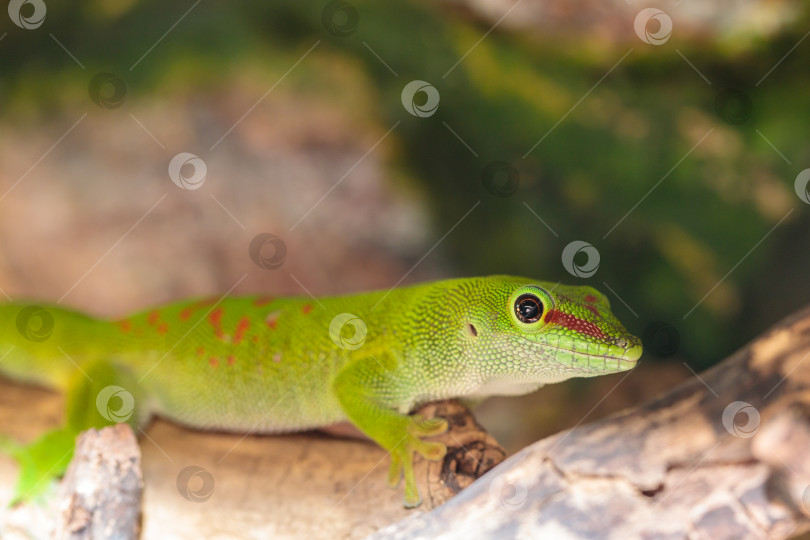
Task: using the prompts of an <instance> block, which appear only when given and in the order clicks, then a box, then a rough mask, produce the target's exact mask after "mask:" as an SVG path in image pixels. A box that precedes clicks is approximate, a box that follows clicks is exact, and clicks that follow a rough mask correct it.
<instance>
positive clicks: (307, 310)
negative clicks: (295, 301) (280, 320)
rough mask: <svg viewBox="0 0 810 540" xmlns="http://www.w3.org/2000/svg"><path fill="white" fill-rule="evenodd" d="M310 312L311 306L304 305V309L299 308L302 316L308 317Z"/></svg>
mask: <svg viewBox="0 0 810 540" xmlns="http://www.w3.org/2000/svg"><path fill="white" fill-rule="evenodd" d="M310 311H312V304H304V307H302V308H301V312H302V313H303V314H304V315H308V314H309V312H310Z"/></svg>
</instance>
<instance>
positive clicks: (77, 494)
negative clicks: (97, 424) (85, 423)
mask: <svg viewBox="0 0 810 540" xmlns="http://www.w3.org/2000/svg"><path fill="white" fill-rule="evenodd" d="M142 487H143V478H142V473H141V452H140V449H139V448H138V442H137V441H136V440H135V435H134V434H133V433H132V430H131V429H130V427H129V426H128V425H126V424H118V425H115V426H111V427H106V428H103V429H101V430H98V431H97V430H95V429H90V430H88V431H85V432H83V433H82V434H81V435H79V437H78V439H77V442H76V450H75V452H74V455H73V460H72V461H71V462H70V465H69V467H68V470H67V473H66V474H65V478H64V479H63V480H62V484H61V486H60V494H59V500H58V501H57V508H58V509H59V515H58V518H57V529H56V534H55V537H56V538H58V539H60V540H130V539H135V538H138V535H139V533H140V515H141V489H142Z"/></svg>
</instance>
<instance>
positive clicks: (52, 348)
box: [0, 276, 641, 506]
mask: <svg viewBox="0 0 810 540" xmlns="http://www.w3.org/2000/svg"><path fill="white" fill-rule="evenodd" d="M524 294H531V295H534V297H535V298H537V299H539V300H540V303H542V316H541V317H540V319H539V320H537V321H536V322H532V323H527V322H522V321H521V320H520V319H519V318H518V315H517V313H516V311H515V302H516V300H517V299H518V297H521V296H522V295H524ZM29 305H30V304H29V303H27V302H15V303H9V304H5V305H2V306H0V358H2V360H0V371H2V372H3V373H5V374H6V375H8V376H10V377H12V378H14V379H17V380H22V381H30V382H33V383H38V384H42V385H47V386H51V387H55V388H57V389H60V390H62V391H64V392H66V393H67V396H68V399H67V414H66V422H65V426H64V427H63V428H62V429H60V430H58V431H56V432H53V433H49V434H47V435H45V436H44V437H43V438H42V439H40V440H38V441H35V442H34V443H33V444H31V445H28V446H21V445H16V444H14V443H11V442H9V441H8V440H6V441H5V443H4V444H2V445H1V446H4V447H5V449H6V450H7V451H9V452H11V453H12V454H14V455H15V456H16V457H17V458H18V460H19V461H20V462H21V465H22V470H21V479H20V482H19V484H18V489H17V494H18V496H19V497H20V498H29V497H30V496H31V495H32V494H33V493H35V492H36V491H38V486H41V485H42V479H43V478H45V479H48V480H49V479H51V478H52V477H53V476H56V475H59V474H61V473H62V472H63V471H64V468H65V467H66V465H67V463H68V461H69V458H70V453H71V450H72V444H73V439H74V437H75V435H76V434H77V433H79V432H80V431H82V430H84V429H87V428H90V427H101V426H104V425H109V424H110V423H113V421H115V420H126V421H128V422H129V423H130V424H131V425H132V426H133V427H135V428H138V427H141V426H143V425H144V423H145V422H147V421H148V420H149V418H150V417H151V416H152V415H154V414H159V415H161V416H164V417H166V418H169V419H171V420H174V421H176V422H178V423H181V424H185V425H187V426H191V427H195V428H201V429H220V430H228V431H236V432H250V433H276V432H289V431H300V430H306V429H312V428H318V427H323V426H328V425H330V424H334V423H336V422H340V421H343V420H348V421H350V422H351V423H353V424H354V425H355V426H356V427H357V428H359V429H360V430H361V431H363V432H364V433H365V434H367V435H368V436H369V437H370V438H371V439H373V440H374V441H376V442H377V443H379V445H380V446H382V447H383V448H384V449H385V450H387V451H388V452H389V453H390V454H391V457H392V464H391V470H390V474H389V482H390V483H391V484H392V485H396V484H397V483H398V482H399V480H400V478H401V477H402V475H403V473H404V477H405V504H406V505H407V506H416V505H418V504H419V502H420V496H419V492H418V490H417V487H416V481H415V478H414V474H413V468H412V460H413V453H414V452H419V453H420V454H422V455H423V456H425V457H426V458H428V459H440V458H442V457H443V456H444V453H445V451H446V449H445V447H444V445H442V444H439V443H437V442H428V441H424V440H422V439H423V438H424V437H428V436H431V435H435V434H439V433H441V432H443V431H445V430H446V428H447V425H446V423H445V422H444V421H443V420H424V419H421V418H418V417H415V416H413V415H410V416H409V415H408V413H409V411H411V410H412V409H413V408H414V407H417V406H418V405H420V404H422V403H424V402H427V401H430V400H436V399H443V398H451V397H470V398H482V397H487V396H491V395H517V394H524V393H527V392H531V391H533V390H535V389H537V388H539V387H541V386H543V385H545V384H549V383H554V382H559V381H562V380H565V379H569V378H571V377H592V376H596V375H604V374H608V373H615V372H619V371H625V370H628V369H631V368H632V367H633V366H635V365H636V361H637V360H638V358H639V357H640V356H641V343H640V340H639V339H638V338H636V337H635V336H633V335H631V334H629V333H628V332H627V331H626V330H625V329H624V327H623V326H622V325H621V323H619V321H617V320H616V318H615V317H614V316H613V314H612V313H611V311H610V306H609V303H608V300H607V298H606V297H605V296H604V295H602V294H601V293H599V292H598V291H596V290H595V289H593V288H591V287H568V286H562V285H558V286H555V285H554V284H552V283H546V282H538V281H534V280H531V279H528V278H519V277H510V276H490V277H481V278H470V279H454V280H447V281H440V282H435V283H427V284H420V285H415V286H412V287H405V288H400V289H394V290H391V291H389V292H386V291H379V292H371V293H364V294H355V295H349V296H338V297H330V298H322V299H320V300H318V301H313V300H312V299H310V298H306V297H287V298H271V297H265V296H244V297H226V298H222V299H220V298H212V299H202V300H187V301H183V302H178V303H174V304H170V305H166V306H162V307H159V308H155V309H151V310H147V311H144V312H141V313H138V314H135V315H132V316H130V317H127V318H125V319H122V320H118V321H102V320H98V319H94V318H91V317H88V316H86V315H83V314H80V313H77V312H73V311H69V310H66V309H63V308H60V307H56V306H47V305H42V304H40V306H41V307H42V310H43V311H39V312H37V311H36V309H35V308H34V309H32V308H29V309H28V310H27V311H25V308H26V306H29ZM32 313H33V314H32ZM341 314H352V315H354V316H355V317H351V316H350V315H342V318H338V319H335V318H336V317H338V316H341ZM345 319H351V320H349V322H345ZM343 322H345V324H342V325H341V323H343ZM330 326H331V330H330ZM363 334H365V335H363ZM79 368H81V369H79ZM110 385H114V386H118V387H121V388H123V389H125V390H126V392H129V393H130V394H131V395H132V397H133V398H134V410H132V413H133V414H131V415H128V414H127V413H128V412H130V410H131V409H132V408H133V407H131V406H130V405H132V403H131V402H127V401H120V398H121V397H122V394H121V393H120V392H118V393H117V394H116V395H117V396H118V398H117V399H119V400H118V401H116V399H112V400H107V401H104V402H102V403H101V404H99V403H97V400H98V396H99V393H102V395H103V396H109V395H110V391H107V392H106V393H103V392H104V389H105V388H106V387H108V386H110ZM113 393H115V392H113ZM104 413H106V416H107V418H105V415H104ZM119 413H120V414H119ZM116 414H118V416H116ZM46 484H47V483H46Z"/></svg>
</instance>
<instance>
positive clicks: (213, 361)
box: [208, 356, 219, 367]
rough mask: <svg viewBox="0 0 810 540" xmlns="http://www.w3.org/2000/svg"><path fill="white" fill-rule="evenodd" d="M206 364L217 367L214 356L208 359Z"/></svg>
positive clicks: (216, 360) (217, 362) (217, 363)
mask: <svg viewBox="0 0 810 540" xmlns="http://www.w3.org/2000/svg"><path fill="white" fill-rule="evenodd" d="M208 363H209V364H211V367H217V366H219V359H218V358H217V357H216V356H212V357H211V358H209V359H208Z"/></svg>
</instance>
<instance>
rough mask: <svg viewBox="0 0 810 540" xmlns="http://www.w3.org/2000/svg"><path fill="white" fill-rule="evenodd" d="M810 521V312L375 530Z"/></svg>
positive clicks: (547, 533) (700, 531)
mask: <svg viewBox="0 0 810 540" xmlns="http://www.w3.org/2000/svg"><path fill="white" fill-rule="evenodd" d="M807 530H810V309H805V310H803V311H802V312H800V313H798V314H796V315H794V316H792V317H790V318H788V319H786V320H785V321H783V322H782V323H780V324H778V325H777V326H776V327H774V328H773V329H771V330H770V331H768V332H767V333H766V334H764V335H762V336H761V337H759V338H758V339H756V340H755V341H753V342H752V343H751V344H749V345H748V346H746V347H745V348H743V349H742V350H740V351H738V352H737V353H735V354H734V355H732V356H731V357H729V358H728V359H726V360H725V361H723V362H722V363H720V364H719V365H717V366H715V367H714V368H712V369H710V370H709V371H707V372H705V373H703V374H701V375H700V376H698V377H695V378H694V379H691V380H689V381H687V382H685V383H684V384H682V385H680V386H679V387H677V388H675V389H673V390H672V391H671V392H670V393H668V394H666V395H664V396H663V397H660V398H659V399H656V400H654V401H652V402H651V403H648V404H646V405H643V406H640V407H638V408H635V409H632V410H629V411H626V412H624V413H621V414H619V415H616V416H613V417H610V418H607V419H605V420H602V421H598V422H594V423H591V424H587V425H583V426H579V427H576V428H574V429H571V430H568V431H564V432H562V433H559V434H557V435H554V436H551V437H548V438H546V439H543V440H541V441H539V442H537V443H535V444H533V445H531V446H529V447H527V448H525V449H523V450H522V451H520V452H519V453H517V454H516V455H514V456H512V457H511V458H509V459H508V460H506V461H505V462H503V463H502V464H500V465H499V466H497V467H495V468H494V469H493V470H492V471H490V472H489V473H488V474H486V475H484V476H483V477H482V478H481V479H479V480H478V481H476V482H475V483H473V484H472V485H471V486H470V487H469V488H468V489H466V490H464V491H463V492H462V493H461V494H460V495H459V496H457V497H455V498H454V499H453V500H451V501H449V502H448V503H447V504H445V505H443V506H441V507H439V508H437V509H435V510H434V511H432V512H430V513H428V514H421V515H420V514H416V515H412V516H409V517H408V518H406V519H404V520H402V521H400V522H398V523H396V524H393V525H391V526H389V527H386V528H384V529H382V530H380V531H378V532H377V533H376V534H374V535H373V536H372V537H371V538H380V539H381V538H386V539H391V538H394V539H408V538H425V537H430V538H465V539H469V538H483V537H495V536H497V537H504V538H555V539H592V538H611V539H612V538H616V539H622V540H633V539H642V538H644V539H647V538H667V539H687V538H688V539H698V538H706V539H709V538H711V539H713V540H717V539H729V540H731V539H734V540H737V539H744V538H765V539H777V538H780V539H781V538H786V537H789V536H792V535H798V534H800V533H802V532H804V531H807Z"/></svg>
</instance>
